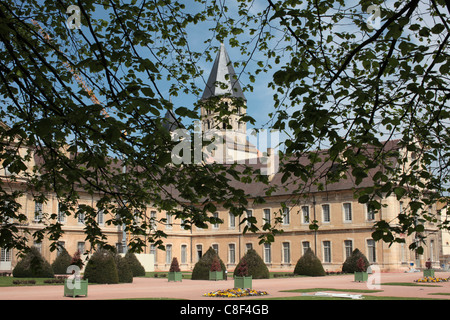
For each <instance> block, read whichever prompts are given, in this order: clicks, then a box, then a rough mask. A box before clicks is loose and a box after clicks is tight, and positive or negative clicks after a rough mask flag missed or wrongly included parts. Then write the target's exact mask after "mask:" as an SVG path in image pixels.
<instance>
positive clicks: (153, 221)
mask: <svg viewBox="0 0 450 320" xmlns="http://www.w3.org/2000/svg"><path fill="white" fill-rule="evenodd" d="M150 228H151V229H152V230H156V211H150Z"/></svg>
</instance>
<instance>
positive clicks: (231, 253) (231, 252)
mask: <svg viewBox="0 0 450 320" xmlns="http://www.w3.org/2000/svg"><path fill="white" fill-rule="evenodd" d="M228 261H229V262H230V264H235V263H236V246H235V244H234V243H230V244H229V245H228Z"/></svg>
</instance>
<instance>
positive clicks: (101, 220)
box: [97, 210, 105, 225]
mask: <svg viewBox="0 0 450 320" xmlns="http://www.w3.org/2000/svg"><path fill="white" fill-rule="evenodd" d="M97 223H98V224H99V225H103V224H104V223H105V212H104V210H98V211H97Z"/></svg>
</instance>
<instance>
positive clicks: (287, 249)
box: [283, 242, 291, 263]
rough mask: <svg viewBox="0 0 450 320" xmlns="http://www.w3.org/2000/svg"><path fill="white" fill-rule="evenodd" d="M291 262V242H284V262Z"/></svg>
mask: <svg viewBox="0 0 450 320" xmlns="http://www.w3.org/2000/svg"><path fill="white" fill-rule="evenodd" d="M290 262H291V247H290V243H289V242H283V263H290Z"/></svg>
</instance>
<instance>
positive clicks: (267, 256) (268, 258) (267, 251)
mask: <svg viewBox="0 0 450 320" xmlns="http://www.w3.org/2000/svg"><path fill="white" fill-rule="evenodd" d="M264 262H265V263H271V262H272V248H271V245H270V243H265V244H264Z"/></svg>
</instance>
